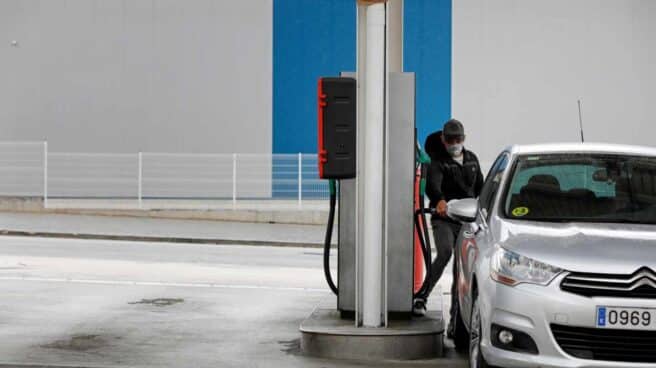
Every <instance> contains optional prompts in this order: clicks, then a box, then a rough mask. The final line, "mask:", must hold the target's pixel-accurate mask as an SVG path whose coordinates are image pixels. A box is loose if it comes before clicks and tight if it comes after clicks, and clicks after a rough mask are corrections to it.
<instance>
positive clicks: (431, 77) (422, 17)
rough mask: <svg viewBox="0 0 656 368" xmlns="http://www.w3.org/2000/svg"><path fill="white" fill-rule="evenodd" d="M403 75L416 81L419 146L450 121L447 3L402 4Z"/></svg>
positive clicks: (420, 1) (413, 1)
mask: <svg viewBox="0 0 656 368" xmlns="http://www.w3.org/2000/svg"><path fill="white" fill-rule="evenodd" d="M404 6H405V9H404V32H403V38H404V40H403V41H404V50H403V67H404V70H405V71H408V72H415V73H416V78H417V87H416V88H417V100H416V111H417V113H416V114H417V115H416V116H417V133H418V137H419V140H420V142H421V144H422V145H423V144H424V141H425V139H426V137H427V136H428V134H430V133H431V132H434V131H436V130H439V129H441V128H442V126H443V125H444V122H446V121H447V120H448V119H449V118H450V117H451V0H405V3H404Z"/></svg>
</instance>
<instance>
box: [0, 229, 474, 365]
mask: <svg viewBox="0 0 656 368" xmlns="http://www.w3.org/2000/svg"><path fill="white" fill-rule="evenodd" d="M335 258H336V257H335V255H333V263H332V264H333V265H334V264H335ZM450 282H451V280H450V279H448V276H447V277H446V278H445V279H444V280H443V281H441V282H440V288H441V289H442V290H449V285H450ZM334 300H335V297H334V296H333V295H332V294H331V293H330V292H329V290H328V288H327V287H326V285H325V281H324V280H323V273H322V269H321V251H320V250H318V249H315V248H303V247H268V246H260V247H252V246H232V245H204V244H184V243H180V244H174V243H161V242H128V241H111V240H85V239H53V238H41V237H12V236H0V341H2V342H3V343H2V344H0V366H26V365H32V366H55V367H56V366H60V367H62V366H69V367H70V366H72V367H210V366H211V367H428V366H430V367H465V366H466V363H465V362H464V361H463V360H462V358H461V357H459V356H457V354H455V353H454V352H453V350H452V349H448V350H447V357H446V358H443V359H435V360H425V361H414V362H376V363H371V362H345V361H331V360H322V359H314V358H309V357H305V356H303V355H302V354H301V352H300V348H299V338H300V333H299V331H298V327H299V325H300V323H301V321H302V320H303V319H304V318H305V317H307V316H308V315H309V314H310V313H311V311H312V310H313V309H314V307H315V306H317V305H318V304H320V303H325V302H326V301H328V302H331V301H332V302H334ZM444 300H448V298H444ZM443 310H448V306H444V307H443Z"/></svg>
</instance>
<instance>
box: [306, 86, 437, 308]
mask: <svg viewBox="0 0 656 368" xmlns="http://www.w3.org/2000/svg"><path fill="white" fill-rule="evenodd" d="M355 88H356V83H355V80H354V79H353V78H348V77H339V78H321V79H320V80H319V86H318V112H319V116H318V125H319V126H318V128H319V129H318V137H319V141H318V146H319V150H318V152H319V154H318V155H319V157H318V163H319V176H320V177H321V178H322V179H328V180H329V182H328V183H329V189H330V209H329V212H328V224H327V228H326V235H325V239H324V254H323V268H324V275H325V278H326V282H327V283H328V286H329V287H330V289H331V290H332V291H333V293H335V295H339V288H338V286H337V285H336V284H335V282H334V280H333V278H332V275H331V272H330V247H331V243H332V233H333V227H334V223H335V213H336V207H337V197H338V188H339V185H338V180H340V179H351V178H354V177H355V172H356V154H355V152H356V141H357V140H356V134H357V129H356V127H355V121H356V111H357V108H356V97H355V96H356V91H355ZM415 135H416V132H415ZM428 165H430V158H429V156H428V154H426V152H425V151H424V150H423V149H422V148H421V146H420V145H419V143H418V142H417V143H416V145H415V172H416V176H415V193H414V202H415V204H414V206H415V212H414V219H413V221H414V227H415V231H414V235H415V236H414V239H415V242H414V246H415V258H416V259H421V260H423V268H424V269H423V270H422V269H418V267H417V266H418V265H417V264H415V272H414V278H415V280H414V290H413V296H414V297H424V296H425V294H426V291H427V288H428V280H429V275H430V268H431V260H432V254H431V242H430V236H429V232H428V224H427V222H426V217H425V215H426V214H427V213H431V211H432V210H431V209H429V208H425V201H424V198H425V190H426V176H427V172H428ZM424 270H425V272H424ZM422 273H423V275H422Z"/></svg>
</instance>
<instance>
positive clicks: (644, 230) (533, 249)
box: [499, 220, 656, 274]
mask: <svg viewBox="0 0 656 368" xmlns="http://www.w3.org/2000/svg"><path fill="white" fill-rule="evenodd" d="M499 245H501V246H502V247H504V248H506V249H508V250H512V251H515V252H517V253H519V254H521V255H524V256H527V257H530V258H533V259H536V260H538V261H541V262H544V263H548V264H550V265H552V266H556V267H559V268H562V269H565V270H568V271H577V272H592V273H613V274H631V273H633V272H635V271H636V270H638V269H639V268H641V267H645V266H646V267H650V268H651V269H653V270H656V226H654V225H633V224H587V223H547V222H531V221H513V220H507V221H503V223H502V229H501V241H500V242H499Z"/></svg>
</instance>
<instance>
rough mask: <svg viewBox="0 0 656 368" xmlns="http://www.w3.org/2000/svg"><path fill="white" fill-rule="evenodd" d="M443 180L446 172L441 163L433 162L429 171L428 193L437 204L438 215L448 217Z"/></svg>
mask: <svg viewBox="0 0 656 368" xmlns="http://www.w3.org/2000/svg"><path fill="white" fill-rule="evenodd" d="M443 179H444V172H443V171H442V165H440V163H439V161H435V160H433V161H431V165H430V168H429V169H428V188H427V189H428V190H427V191H426V192H427V194H428V197H430V199H431V201H432V202H437V206H436V209H437V214H438V215H440V216H442V217H446V200H445V199H444V193H443V192H442V180H443Z"/></svg>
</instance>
